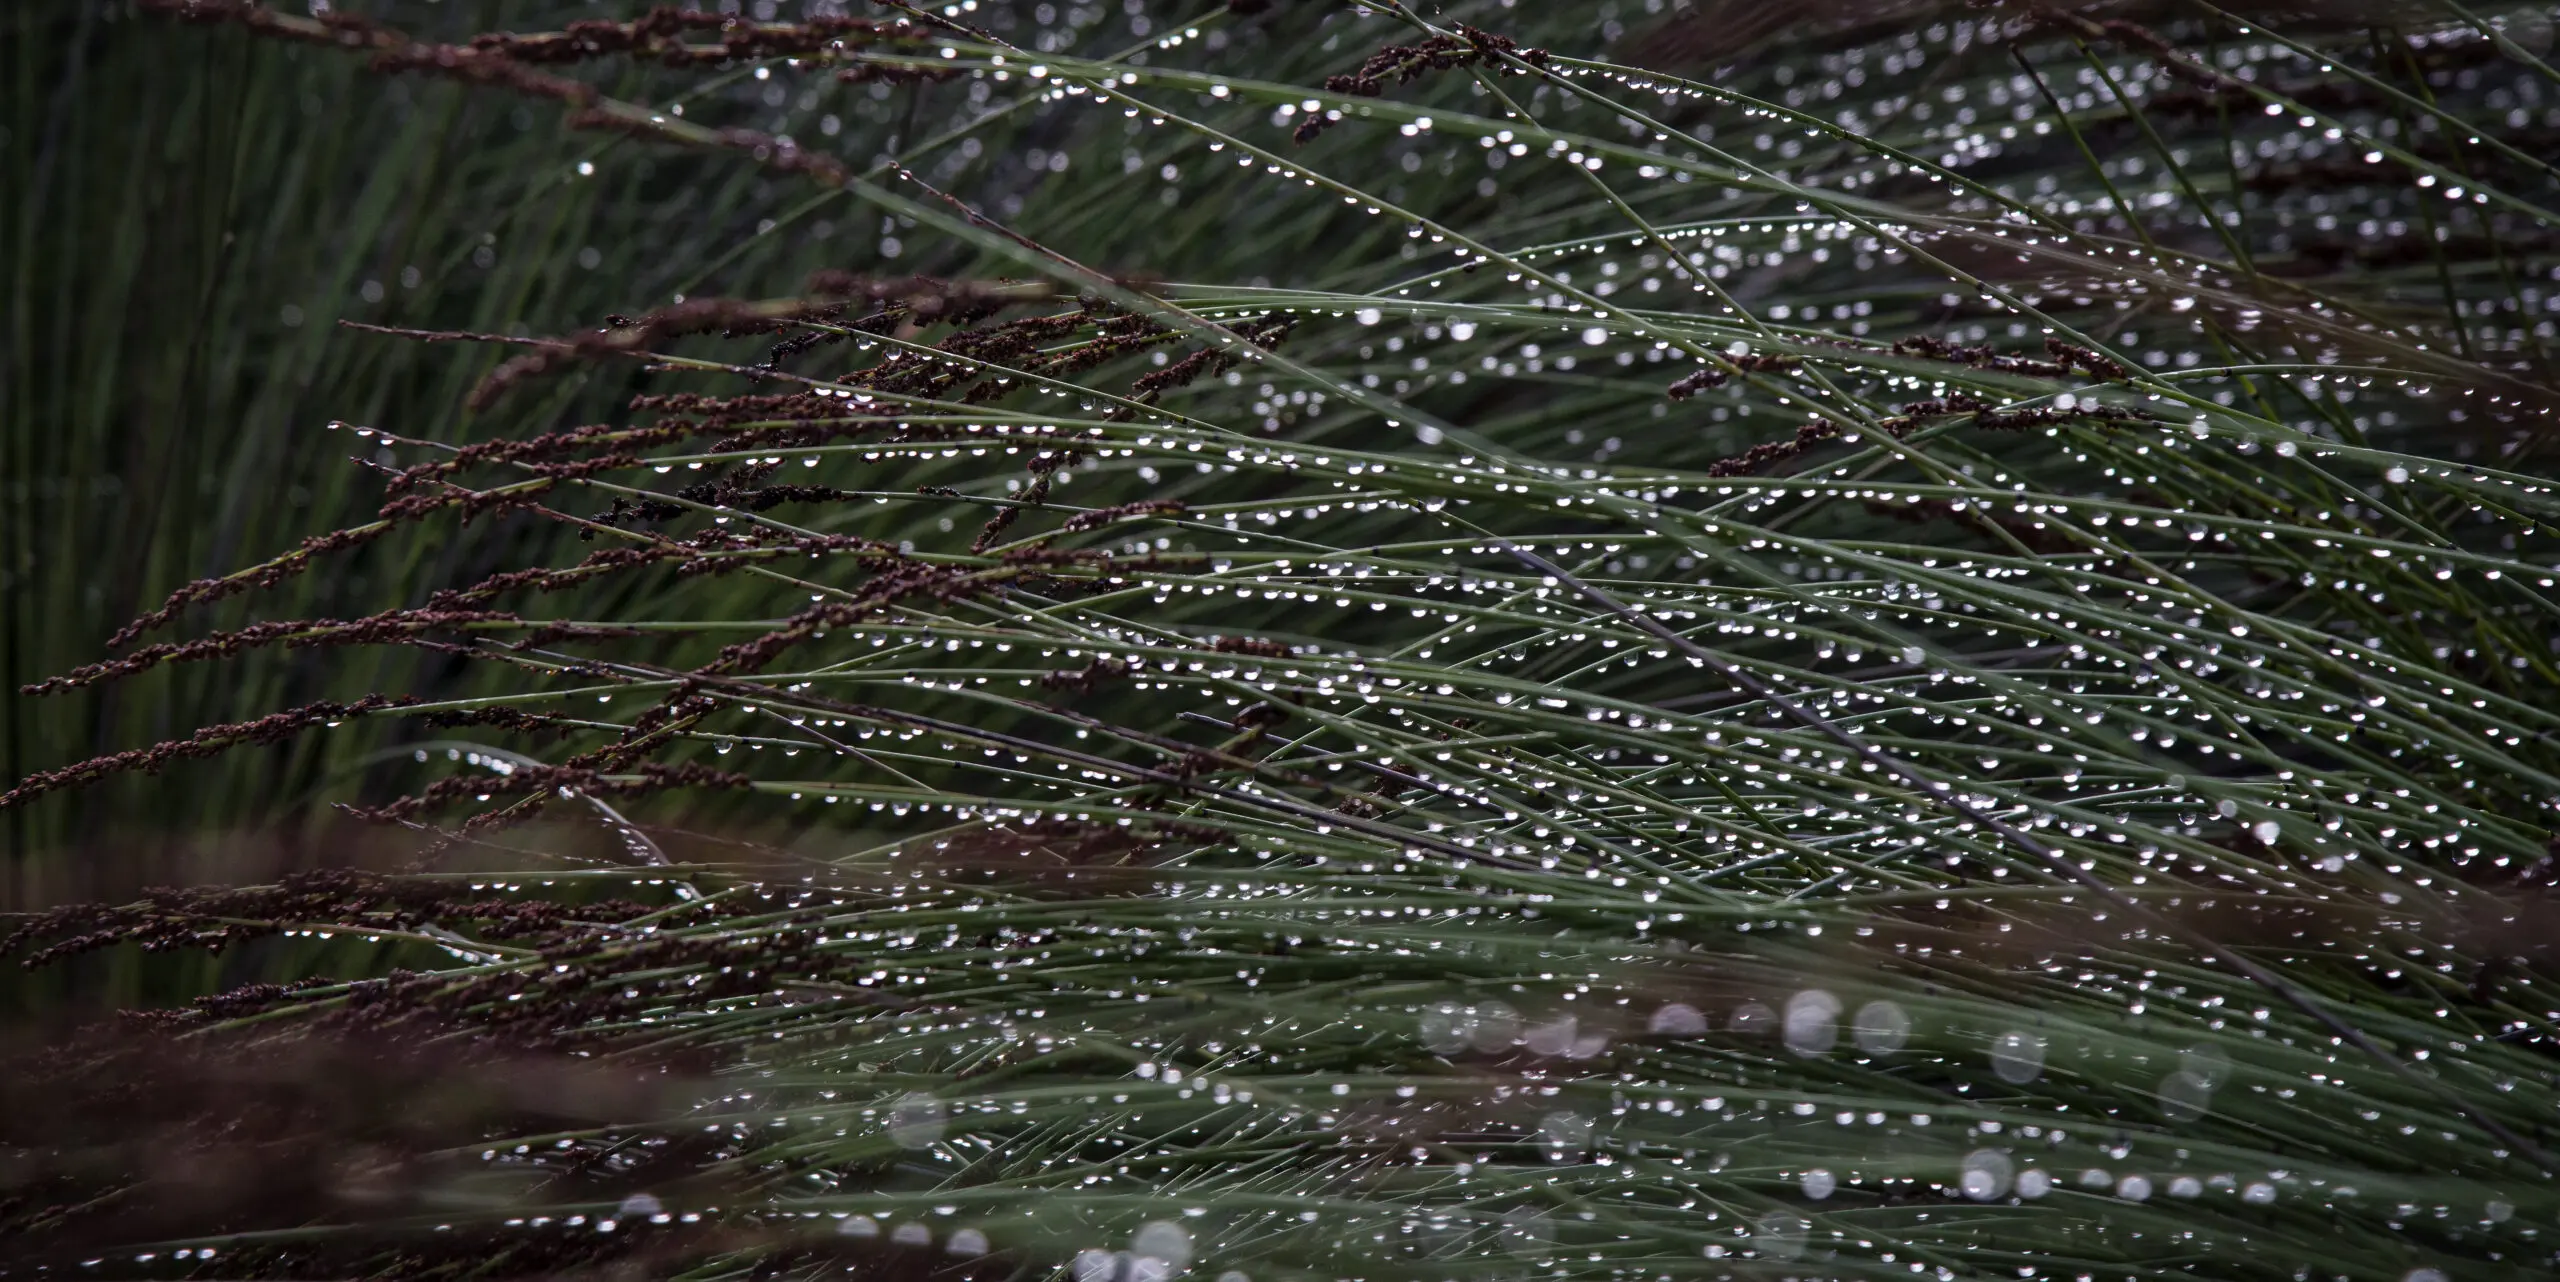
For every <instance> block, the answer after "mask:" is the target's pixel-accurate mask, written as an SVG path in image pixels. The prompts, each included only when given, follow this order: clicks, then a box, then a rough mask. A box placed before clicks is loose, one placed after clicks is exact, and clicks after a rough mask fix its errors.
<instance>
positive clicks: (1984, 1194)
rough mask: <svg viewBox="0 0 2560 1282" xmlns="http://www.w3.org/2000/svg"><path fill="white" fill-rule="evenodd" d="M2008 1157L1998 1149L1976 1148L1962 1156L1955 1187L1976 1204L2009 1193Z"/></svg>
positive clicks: (2010, 1170)
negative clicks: (1962, 1160) (1962, 1163)
mask: <svg viewBox="0 0 2560 1282" xmlns="http://www.w3.org/2000/svg"><path fill="white" fill-rule="evenodd" d="M2015 1169H2016V1168H2015V1167H2014V1166H2012V1165H2011V1164H2010V1161H2009V1155H2008V1154H2006V1153H2003V1152H2001V1151H2000V1150H1998V1149H1991V1148H1978V1149H1975V1150H1974V1151H1972V1152H1970V1153H1967V1154H1965V1155H1964V1168H1963V1170H1962V1171H1961V1172H1959V1174H1958V1175H1957V1178H1956V1187H1957V1188H1959V1189H1961V1190H1963V1191H1964V1195H1965V1196H1966V1197H1969V1198H1972V1199H1973V1200H1974V1201H1976V1202H1988V1201H1991V1200H1993V1199H1994V1198H2000V1197H2006V1196H2008V1193H2009V1183H2010V1172H2012V1171H2013V1170H2015Z"/></svg>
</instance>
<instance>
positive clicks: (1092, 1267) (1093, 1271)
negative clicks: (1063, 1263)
mask: <svg viewBox="0 0 2560 1282" xmlns="http://www.w3.org/2000/svg"><path fill="white" fill-rule="evenodd" d="M1073 1272H1074V1273H1075V1279H1076V1282H1112V1279H1113V1276H1114V1275H1116V1274H1118V1273H1119V1272H1120V1262H1119V1261H1118V1260H1116V1259H1113V1258H1112V1255H1111V1253H1110V1252H1109V1251H1095V1250H1090V1249H1088V1250H1083V1251H1078V1252H1076V1262H1075V1265H1074V1268H1073Z"/></svg>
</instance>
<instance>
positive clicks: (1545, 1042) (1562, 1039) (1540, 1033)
mask: <svg viewBox="0 0 2560 1282" xmlns="http://www.w3.org/2000/svg"><path fill="white" fill-rule="evenodd" d="M1574 1031H1575V1029H1574V1019H1573V1016H1571V1015H1564V1016H1559V1017H1557V1018H1556V1019H1553V1020H1550V1021H1548V1022H1547V1023H1544V1024H1540V1025H1538V1026H1536V1027H1534V1028H1532V1029H1530V1030H1529V1031H1528V1032H1526V1033H1523V1034H1521V1035H1520V1044H1521V1045H1523V1046H1526V1047H1528V1048H1529V1049H1530V1050H1531V1051H1533V1052H1535V1053H1537V1054H1540V1055H1565V1054H1568V1053H1570V1052H1571V1051H1572V1050H1573V1042H1574Z"/></svg>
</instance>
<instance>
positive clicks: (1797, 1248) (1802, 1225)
mask: <svg viewBox="0 0 2560 1282" xmlns="http://www.w3.org/2000/svg"><path fill="white" fill-rule="evenodd" d="M1812 1228H1813V1224H1812V1222H1811V1221H1809V1220H1806V1219H1805V1218H1804V1217H1802V1216H1798V1215H1789V1214H1787V1213H1786V1212H1784V1211H1772V1212H1770V1213H1769V1214H1767V1215H1764V1216H1762V1217H1760V1222H1759V1223H1758V1224H1756V1225H1753V1226H1752V1229H1751V1249H1752V1250H1754V1251H1756V1252H1758V1253H1759V1254H1760V1255H1762V1256H1764V1257H1766V1258H1768V1259H1772V1260H1793V1259H1796V1258H1798V1257H1800V1256H1802V1255H1803V1254H1804V1235H1805V1234H1806V1233H1808V1232H1810V1231H1811V1230H1812Z"/></svg>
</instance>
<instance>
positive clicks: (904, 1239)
mask: <svg viewBox="0 0 2560 1282" xmlns="http://www.w3.org/2000/svg"><path fill="white" fill-rule="evenodd" d="M889 1240H890V1241H892V1242H895V1243H897V1244H898V1245H900V1246H931V1245H933V1230H932V1229H929V1228H926V1227H925V1226H924V1225H923V1224H921V1223H918V1222H917V1221H914V1220H909V1221H907V1222H906V1223H904V1224H901V1225H899V1226H898V1227H896V1228H894V1229H891V1230H889Z"/></svg>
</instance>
